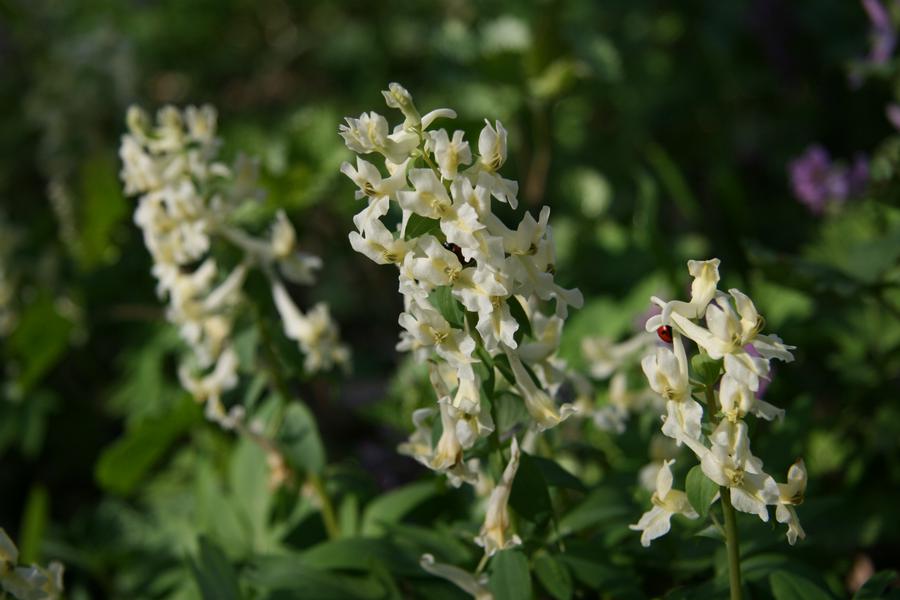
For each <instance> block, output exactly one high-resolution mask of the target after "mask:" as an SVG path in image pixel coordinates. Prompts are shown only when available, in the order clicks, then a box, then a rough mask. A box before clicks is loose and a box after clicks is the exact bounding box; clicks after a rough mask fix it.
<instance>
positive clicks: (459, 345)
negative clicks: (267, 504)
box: [340, 84, 582, 554]
mask: <svg viewBox="0 0 900 600" xmlns="http://www.w3.org/2000/svg"><path fill="white" fill-rule="evenodd" d="M384 96H385V99H386V100H387V104H388V106H389V107H391V108H396V109H399V110H400V111H401V112H402V113H403V115H404V121H403V122H402V123H401V124H399V125H397V126H396V127H394V128H393V129H391V128H390V126H389V125H388V121H387V119H386V118H385V117H383V116H381V115H379V114H377V113H375V112H370V113H363V114H362V115H360V116H359V117H358V118H347V119H346V124H345V125H342V126H341V127H340V134H341V136H342V137H343V138H344V140H345V141H346V144H347V147H348V148H350V149H351V150H353V151H354V152H356V153H357V154H362V155H380V158H382V159H383V161H384V163H383V164H384V170H380V169H379V168H378V167H377V166H376V165H375V164H373V163H372V162H370V161H369V160H366V159H363V158H357V159H356V163H355V164H351V163H344V164H343V165H342V167H341V170H342V171H343V172H344V173H345V174H346V175H347V176H348V177H349V178H350V179H351V180H352V181H353V182H354V183H355V184H356V185H357V187H358V188H359V190H358V191H357V192H356V198H357V199H358V200H364V201H365V206H364V207H363V208H362V210H361V211H360V212H359V213H358V214H357V215H356V216H355V217H354V219H353V221H354V224H355V226H356V231H354V232H352V233H351V234H350V243H351V245H352V246H353V248H354V249H355V250H356V251H357V252H359V253H361V254H364V255H365V256H367V257H368V258H370V259H371V260H373V261H374V262H376V263H378V264H382V265H388V264H390V265H394V267H395V268H396V269H397V271H398V277H399V291H400V293H401V294H402V295H403V298H404V307H405V310H404V312H403V313H402V314H401V315H400V317H399V323H400V325H401V327H402V333H401V339H400V342H399V344H398V349H400V350H408V351H410V352H413V353H414V355H415V356H416V357H417V359H418V360H420V361H422V362H428V364H429V368H430V372H431V382H432V384H433V386H434V389H435V392H436V395H437V398H438V405H437V407H435V408H426V409H422V410H420V411H417V412H416V414H415V415H414V417H413V419H414V423H415V426H416V431H415V432H414V433H413V435H412V437H411V438H410V440H409V442H407V443H406V444H404V445H403V446H401V451H402V452H404V453H406V454H409V455H411V456H413V457H415V458H416V459H417V460H419V461H420V462H421V463H423V464H425V465H427V466H428V467H430V468H432V469H434V470H436V471H440V472H444V473H446V474H447V475H448V477H449V478H450V481H451V482H452V483H454V484H455V485H459V484H460V483H461V482H463V481H465V482H468V483H472V484H478V482H479V481H480V480H481V479H483V477H484V475H483V474H482V473H480V472H479V469H478V462H477V460H474V459H473V460H469V461H467V460H465V459H464V452H465V451H466V450H469V449H471V448H472V447H473V446H474V445H475V444H476V443H477V442H478V441H479V440H480V439H482V438H485V437H487V436H489V435H490V434H491V433H492V432H493V430H494V428H495V424H494V422H493V419H492V417H491V414H490V412H489V410H488V409H486V408H485V406H484V404H483V403H482V391H481V390H482V386H483V384H484V383H485V381H484V379H485V378H486V377H488V378H490V380H491V381H493V380H494V377H495V374H496V375H497V381H498V385H501V384H500V383H499V381H500V379H501V377H500V374H502V377H504V378H506V379H508V380H509V385H510V388H511V391H512V392H513V393H515V394H517V395H519V396H520V397H521V398H522V400H523V402H524V405H525V408H526V409H527V410H528V413H529V414H530V416H531V418H532V420H533V430H534V431H543V430H545V429H548V428H552V427H554V426H556V425H557V424H559V423H560V422H561V421H563V420H565V419H566V418H567V417H569V416H570V415H572V414H573V413H574V412H575V408H574V406H573V405H571V404H563V405H562V406H559V405H557V402H556V401H555V400H554V396H555V394H556V392H557V391H558V389H559V387H560V386H561V385H562V383H564V382H566V381H569V380H570V379H571V374H570V373H569V372H568V369H567V368H566V365H565V363H563V362H562V361H561V360H560V359H559V358H558V357H557V356H556V350H557V348H558V346H559V337H560V334H561V331H562V326H563V323H564V321H565V318H566V316H567V309H568V307H569V306H575V307H579V306H581V304H582V297H581V294H580V292H579V291H578V290H568V289H563V288H562V287H560V286H559V285H558V284H557V283H556V281H555V278H554V272H555V270H554V262H555V253H554V247H553V238H552V232H551V228H550V226H549V217H550V209H549V208H548V207H544V208H543V210H541V212H540V214H539V216H538V218H537V219H535V218H534V217H532V216H531V215H530V214H529V213H527V212H526V213H525V214H524V216H523V217H522V220H521V221H520V222H519V224H518V226H517V227H516V228H515V229H510V228H508V227H507V226H506V225H505V224H504V223H503V221H501V220H500V218H499V217H497V216H496V215H495V214H494V212H493V210H492V203H493V202H494V201H497V202H501V203H505V204H507V205H509V206H510V207H511V208H513V209H515V208H516V207H517V204H518V200H517V192H518V184H517V183H516V182H515V181H512V180H509V179H505V178H504V177H503V176H502V175H500V173H499V170H500V169H501V167H502V166H503V164H504V162H505V161H506V157H507V131H506V129H504V127H503V125H502V124H501V123H500V122H499V121H498V122H495V123H493V124H492V123H490V122H486V125H485V126H484V128H483V129H482V130H481V133H480V135H479V137H478V143H477V153H476V152H474V151H473V150H474V149H473V148H472V147H471V146H470V144H469V142H468V141H466V139H465V135H464V133H463V132H462V131H459V130H457V131H454V132H453V133H452V134H451V133H450V132H449V131H447V130H445V129H432V128H431V127H432V125H433V124H434V123H435V121H436V120H437V119H447V118H454V117H455V116H456V114H455V113H454V112H453V111H452V110H450V109H438V110H435V111H432V112H429V113H428V114H426V115H423V116H420V114H419V112H418V111H417V110H416V108H415V105H414V104H413V100H412V97H411V96H410V94H409V92H408V91H407V90H405V89H404V88H403V87H402V86H400V85H398V84H391V85H390V89H389V90H387V91H385V92H384ZM392 209H393V210H392ZM392 222H394V223H397V224H396V226H394V225H391V224H390V223H392ZM551 302H552V303H553V304H554V308H555V309H554V310H552V311H550V312H545V310H544V307H545V305H548V304H549V303H551ZM525 328H528V329H530V331H529V332H528V333H529V335H528V336H525V335H523V334H524V333H525ZM495 365H496V366H497V367H498V369H497V372H496V373H495V370H494V369H495ZM501 365H502V367H503V368H502V369H500V368H499V367H500V366H501ZM433 417H439V418H440V421H441V424H442V426H443V427H442V430H443V433H442V434H441V437H440V439H439V440H438V442H437V443H436V444H434V445H433V444H432V443H431V427H430V426H429V424H428V420H429V419H430V418H433ZM511 454H512V457H511V458H510V466H509V467H507V470H506V473H505V474H504V476H503V479H502V481H500V482H499V483H497V485H496V487H494V489H493V492H492V493H491V494H490V499H489V502H488V508H487V520H486V523H485V528H484V530H483V531H482V535H480V536H479V537H478V540H477V541H478V542H479V543H480V544H481V545H483V546H484V547H485V549H486V551H487V553H488V554H493V553H494V552H495V551H496V550H497V549H498V548H503V547H507V546H508V545H511V544H514V543H518V538H517V537H515V536H514V535H513V534H510V532H509V524H508V518H507V517H506V500H507V498H508V496H509V489H508V487H509V485H511V479H512V477H513V476H514V474H515V465H516V464H517V454H518V447H517V445H516V444H515V443H513V446H512V448H511ZM507 479H509V480H510V481H509V482H507ZM484 487H489V486H484ZM504 490H505V491H504Z"/></svg>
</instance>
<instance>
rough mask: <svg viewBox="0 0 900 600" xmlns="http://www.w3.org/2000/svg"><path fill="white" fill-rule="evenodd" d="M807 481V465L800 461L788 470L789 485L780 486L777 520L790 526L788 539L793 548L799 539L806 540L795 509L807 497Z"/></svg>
mask: <svg viewBox="0 0 900 600" xmlns="http://www.w3.org/2000/svg"><path fill="white" fill-rule="evenodd" d="M806 479H807V478H806V465H805V464H804V462H803V459H798V460H797V462H795V463H794V464H792V465H791V467H790V469H788V474H787V483H779V484H778V506H777V508H776V509H775V519H776V520H777V521H778V522H779V523H784V524H786V525H787V526H788V531H787V539H788V543H790V544H791V545H792V546H793V545H794V544H796V543H797V539H798V538H799V539H801V540H802V539H804V538H806V532H805V531H803V527H801V525H800V519H799V517H797V511H796V509H794V507H795V506H797V505H798V504H803V500H804V497H805V495H806Z"/></svg>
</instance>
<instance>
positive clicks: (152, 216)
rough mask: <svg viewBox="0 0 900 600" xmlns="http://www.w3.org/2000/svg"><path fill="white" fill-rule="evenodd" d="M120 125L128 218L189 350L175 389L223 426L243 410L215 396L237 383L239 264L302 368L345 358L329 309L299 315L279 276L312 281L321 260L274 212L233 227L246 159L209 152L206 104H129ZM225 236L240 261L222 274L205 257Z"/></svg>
mask: <svg viewBox="0 0 900 600" xmlns="http://www.w3.org/2000/svg"><path fill="white" fill-rule="evenodd" d="M127 122H128V129H129V133H127V134H126V135H124V136H123V137H122V144H121V148H120V156H121V159H122V163H123V169H122V180H123V182H124V184H125V192H126V193H127V194H140V198H139V201H138V207H137V210H136V211H135V215H134V219H135V222H136V223H137V224H138V225H139V226H140V228H141V230H142V231H143V234H144V242H145V244H146V246H147V249H148V250H149V251H150V254H151V256H152V257H153V275H154V276H155V277H156V280H157V282H158V286H157V291H158V293H159V295H160V296H161V297H166V298H168V301H169V305H168V311H167V316H168V318H169V320H170V321H171V322H172V323H174V324H175V325H177V326H178V328H179V331H180V333H181V337H182V338H183V339H184V340H185V342H187V344H188V345H189V346H190V348H191V356H189V357H188V358H187V359H186V360H185V361H183V363H182V365H181V366H180V369H179V376H180V378H181V381H182V384H183V385H184V387H185V388H186V389H187V390H188V391H190V392H191V394H192V395H193V396H194V397H195V398H196V399H197V401H198V402H203V403H205V405H206V414H207V416H208V417H209V418H210V419H211V420H213V421H216V422H218V423H219V424H221V425H222V426H224V427H226V428H231V427H234V426H235V424H236V421H237V420H239V419H240V418H241V417H242V412H241V410H242V409H241V408H240V407H238V406H236V407H233V408H232V409H231V410H230V411H227V412H226V410H225V408H224V405H223V403H222V395H223V394H224V393H225V392H227V391H228V390H231V389H233V388H234V387H235V386H236V385H237V382H238V375H237V369H238V355H237V352H236V349H235V346H234V343H233V341H232V339H231V334H232V329H233V327H234V322H235V318H236V316H237V315H238V309H239V307H240V305H241V302H242V299H243V298H242V287H243V284H244V281H245V278H246V276H247V274H248V270H249V269H251V268H253V267H258V268H259V269H261V270H262V272H264V273H265V274H266V275H267V276H268V277H269V280H270V282H271V288H272V296H273V300H274V303H275V306H276V307H277V310H278V312H279V314H280V315H281V318H282V321H283V327H284V332H285V335H286V336H287V337H289V338H291V339H293V340H295V341H297V342H298V344H299V345H300V348H301V350H302V351H303V352H304V354H305V368H306V370H307V371H309V372H315V371H319V370H324V369H329V368H331V367H333V366H334V365H345V364H347V362H348V359H349V353H348V350H347V348H346V347H344V346H343V345H342V344H341V343H340V341H339V338H338V330H337V326H336V324H335V323H334V322H333V321H332V320H331V318H330V315H329V312H328V307H327V306H326V305H324V304H319V305H316V306H315V307H313V308H312V309H311V310H310V311H309V312H308V313H306V314H304V313H302V312H301V311H300V309H299V308H297V306H296V305H295V304H294V302H293V301H292V300H291V298H290V296H289V295H288V292H287V290H286V289H285V287H284V283H283V281H284V280H287V281H290V282H293V283H299V284H311V283H313V281H314V277H313V272H314V271H315V270H316V269H317V268H319V267H320V265H321V261H320V260H319V259H318V258H317V257H314V256H311V255H308V254H304V253H302V252H299V251H298V250H297V247H296V233H295V231H294V228H293V226H292V225H291V223H290V221H288V219H287V217H286V215H285V214H284V212H278V214H277V215H276V218H275V222H274V223H273V224H272V226H271V229H270V232H269V234H268V236H267V237H254V236H252V235H250V234H248V233H247V232H245V231H244V230H243V229H241V228H239V227H237V226H236V225H234V224H233V223H232V222H231V221H232V216H233V214H234V213H235V211H236V210H237V209H238V208H239V207H240V206H241V205H242V204H243V203H245V202H248V201H255V200H256V199H258V198H259V197H260V196H261V193H260V191H259V190H258V189H257V187H256V185H255V168H254V165H253V164H252V163H251V162H250V161H248V160H246V159H244V158H240V159H238V160H237V162H236V163H235V164H234V166H232V167H229V166H227V165H225V164H224V163H222V162H220V161H218V160H217V155H218V149H219V145H220V142H219V140H218V138H217V137H216V112H215V110H214V109H213V108H212V107H210V106H204V107H202V108H195V107H189V108H187V109H186V110H185V111H183V112H181V111H179V110H177V109H175V108H173V107H166V108H163V109H162V110H160V111H159V114H158V116H157V122H156V125H155V126H153V125H152V124H151V123H150V120H149V117H148V116H147V114H146V113H144V112H143V111H141V110H140V109H138V108H134V107H133V108H131V109H130V110H129V112H128V119H127ZM217 240H219V241H223V242H227V243H229V244H231V245H232V246H234V247H236V248H237V249H238V250H240V251H241V252H242V256H243V259H242V260H241V261H240V262H239V264H237V265H236V266H235V267H234V268H233V269H231V271H230V272H229V273H225V272H223V265H222V264H220V262H219V261H217V260H216V259H215V258H214V257H212V256H211V255H210V250H211V247H212V244H213V242H214V241H217Z"/></svg>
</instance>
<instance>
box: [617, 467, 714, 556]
mask: <svg viewBox="0 0 900 600" xmlns="http://www.w3.org/2000/svg"><path fill="white" fill-rule="evenodd" d="M674 462H675V460H674V459H673V460H667V461H664V462H663V464H662V466H661V467H660V469H659V471H658V472H657V474H656V491H654V492H653V497H652V498H651V502H652V503H653V507H652V508H651V509H650V510H649V511H647V512H645V513H644V514H643V515H641V518H640V520H639V521H638V522H637V523H635V524H634V525H629V526H628V527H629V529H632V530H634V531H640V532H641V545H642V546H644V547H647V546H649V545H650V542H652V541H653V540H655V539H656V538H659V537H662V536H664V535H666V534H667V533H669V529H671V527H672V523H671V521H672V515H684V516H685V517H687V518H688V519H696V518H698V517H699V515H698V514H697V512H696V511H695V510H694V509H693V507H692V506H691V504H690V502H688V499H687V494H685V493H684V492H682V491H681V490H675V489H672V481H673V478H672V470H671V468H670V466H671V465H672V464H673V463H674Z"/></svg>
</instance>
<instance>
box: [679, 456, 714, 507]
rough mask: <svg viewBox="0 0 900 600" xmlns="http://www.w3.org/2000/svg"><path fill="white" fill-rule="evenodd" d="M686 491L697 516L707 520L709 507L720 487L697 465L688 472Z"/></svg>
mask: <svg viewBox="0 0 900 600" xmlns="http://www.w3.org/2000/svg"><path fill="white" fill-rule="evenodd" d="M685 491H686V492H687V497H688V502H690V503H691V506H693V507H694V510H696V511H697V514H699V515H700V517H701V518H706V515H708V514H709V505H710V503H711V502H712V499H713V498H714V497H715V495H716V494H717V493H718V491H719V486H718V485H716V482H715V481H713V480H712V479H710V478H709V477H707V476H706V475H705V474H704V473H703V469H701V468H700V465H695V466H694V467H692V468H691V470H690V471H688V474H687V481H686V483H685Z"/></svg>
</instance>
